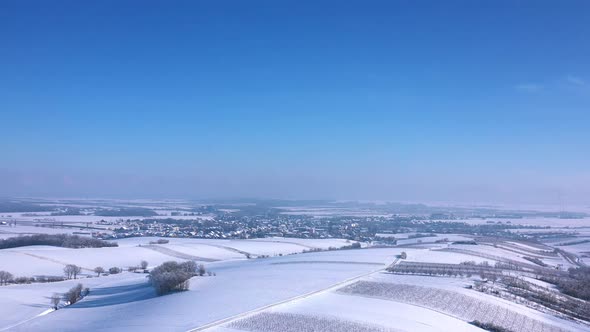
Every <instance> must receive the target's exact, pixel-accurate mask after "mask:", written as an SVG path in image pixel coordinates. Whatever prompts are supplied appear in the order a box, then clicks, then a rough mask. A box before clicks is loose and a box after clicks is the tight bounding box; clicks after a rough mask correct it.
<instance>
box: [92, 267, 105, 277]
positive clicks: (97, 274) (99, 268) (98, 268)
mask: <svg viewBox="0 0 590 332" xmlns="http://www.w3.org/2000/svg"><path fill="white" fill-rule="evenodd" d="M94 273H96V276H97V277H100V275H101V274H103V273H104V268H102V266H97V267H95V268H94Z"/></svg>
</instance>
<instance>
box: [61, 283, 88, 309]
mask: <svg viewBox="0 0 590 332" xmlns="http://www.w3.org/2000/svg"><path fill="white" fill-rule="evenodd" d="M83 288H84V286H82V284H77V285H76V286H74V287H72V288H71V289H70V290H69V291H68V292H67V293H66V294H65V296H64V297H65V300H66V301H67V302H69V303H70V304H74V303H76V302H78V300H79V299H80V298H81V297H82V289H83Z"/></svg>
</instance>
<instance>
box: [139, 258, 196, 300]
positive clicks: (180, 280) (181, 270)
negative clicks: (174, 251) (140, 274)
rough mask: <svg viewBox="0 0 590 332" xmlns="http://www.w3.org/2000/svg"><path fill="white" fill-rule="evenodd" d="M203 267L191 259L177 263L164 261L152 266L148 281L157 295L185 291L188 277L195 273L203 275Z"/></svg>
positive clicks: (187, 285)
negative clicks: (154, 266)
mask: <svg viewBox="0 0 590 332" xmlns="http://www.w3.org/2000/svg"><path fill="white" fill-rule="evenodd" d="M204 274H205V267H204V266H203V265H202V264H199V265H197V263H195V262H193V261H186V262H183V263H177V262H174V261H170V262H165V263H163V264H161V265H160V266H158V267H156V268H154V269H153V270H152V271H151V272H150V275H149V279H150V283H151V285H152V286H153V287H154V289H155V290H156V293H157V294H158V295H164V294H168V293H171V292H174V291H185V290H188V287H189V279H190V278H192V277H194V276H195V275H201V276H202V275H204Z"/></svg>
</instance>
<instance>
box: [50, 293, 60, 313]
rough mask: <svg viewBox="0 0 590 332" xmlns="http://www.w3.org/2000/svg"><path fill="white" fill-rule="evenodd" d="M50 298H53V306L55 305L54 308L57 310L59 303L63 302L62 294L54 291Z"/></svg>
mask: <svg viewBox="0 0 590 332" xmlns="http://www.w3.org/2000/svg"><path fill="white" fill-rule="evenodd" d="M50 300H51V306H52V307H53V309H55V310H57V308H58V307H59V303H60V302H61V296H59V294H57V293H53V295H52V296H51V298H50Z"/></svg>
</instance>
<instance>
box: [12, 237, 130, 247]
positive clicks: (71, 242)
mask: <svg viewBox="0 0 590 332" xmlns="http://www.w3.org/2000/svg"><path fill="white" fill-rule="evenodd" d="M39 245H43V246H54V247H64V248H102V247H117V246H118V245H117V243H115V242H108V241H104V240H99V239H94V238H91V237H86V236H79V235H70V234H33V235H21V236H16V237H10V238H7V239H2V240H0V249H7V248H16V247H24V246H39Z"/></svg>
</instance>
